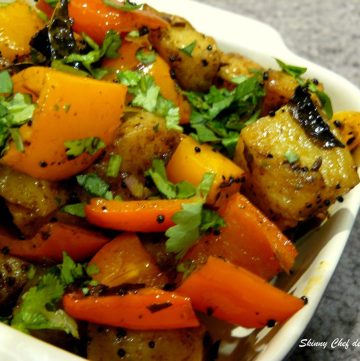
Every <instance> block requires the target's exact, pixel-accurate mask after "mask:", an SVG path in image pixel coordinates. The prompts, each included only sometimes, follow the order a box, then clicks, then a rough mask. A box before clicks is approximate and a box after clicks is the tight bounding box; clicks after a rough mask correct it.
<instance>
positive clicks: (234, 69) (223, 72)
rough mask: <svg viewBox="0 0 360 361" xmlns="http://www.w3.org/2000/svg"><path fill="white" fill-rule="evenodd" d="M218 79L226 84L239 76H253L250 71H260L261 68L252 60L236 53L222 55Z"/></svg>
mask: <svg viewBox="0 0 360 361" xmlns="http://www.w3.org/2000/svg"><path fill="white" fill-rule="evenodd" d="M220 62H221V65H220V69H219V72H218V77H219V78H220V79H222V80H225V81H226V82H231V81H232V79H233V78H235V77H238V76H240V75H247V76H250V75H253V73H252V72H251V70H254V69H256V70H262V67H261V66H260V65H259V64H257V63H255V62H254V61H253V60H250V59H248V58H246V57H245V56H242V55H240V54H236V53H222V54H221V58H220Z"/></svg>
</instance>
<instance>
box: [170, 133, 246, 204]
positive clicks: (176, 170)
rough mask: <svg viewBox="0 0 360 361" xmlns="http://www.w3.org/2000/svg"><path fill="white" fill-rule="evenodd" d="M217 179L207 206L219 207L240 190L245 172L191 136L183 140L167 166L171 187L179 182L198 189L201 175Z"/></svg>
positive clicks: (207, 200) (209, 195) (184, 137)
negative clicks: (209, 175) (188, 183)
mask: <svg viewBox="0 0 360 361" xmlns="http://www.w3.org/2000/svg"><path fill="white" fill-rule="evenodd" d="M206 172H210V173H215V174H216V177H215V179H214V182H213V184H212V187H211V189H210V192H209V194H208V196H207V198H206V203H207V204H210V205H215V206H218V205H219V204H220V203H221V202H222V201H223V200H224V199H226V198H227V197H229V195H231V194H233V193H236V192H238V191H239V190H240V186H241V182H242V181H243V178H244V175H245V172H244V171H243V170H242V169H241V168H240V167H239V166H237V165H236V164H235V163H234V162H233V161H231V160H230V159H228V158H226V157H225V156H224V155H222V154H221V153H219V152H216V151H214V149H213V148H212V147H211V146H210V145H208V144H199V143H198V142H196V141H195V140H194V139H193V138H191V137H190V136H183V138H182V140H181V142H180V144H179V145H178V147H177V148H176V150H175V152H174V154H173V155H172V157H171V158H170V161H169V163H168V164H167V166H166V174H167V176H168V178H169V180H170V181H171V182H173V183H178V182H181V181H187V182H190V183H191V184H193V185H195V186H196V185H198V184H199V183H200V181H201V179H202V177H203V175H204V173H206Z"/></svg>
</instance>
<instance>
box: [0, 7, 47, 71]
mask: <svg viewBox="0 0 360 361" xmlns="http://www.w3.org/2000/svg"><path fill="white" fill-rule="evenodd" d="M42 27H43V22H42V20H41V19H40V18H39V16H38V15H37V14H36V11H35V10H34V9H32V8H31V7H30V6H29V5H28V4H27V2H26V1H21V0H20V1H14V2H11V3H9V4H7V5H5V4H2V6H1V7H0V69H1V68H2V67H3V66H7V65H9V64H10V63H11V62H13V61H15V60H16V59H17V62H18V61H21V59H22V58H23V57H24V56H26V55H28V54H30V46H29V41H30V39H31V37H32V36H33V35H34V34H35V33H36V32H37V31H38V30H40V29H41V28H42Z"/></svg>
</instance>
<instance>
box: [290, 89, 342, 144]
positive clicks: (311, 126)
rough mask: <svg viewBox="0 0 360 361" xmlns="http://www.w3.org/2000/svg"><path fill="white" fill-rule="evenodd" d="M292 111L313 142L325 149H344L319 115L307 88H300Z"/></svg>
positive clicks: (292, 105) (292, 103) (291, 103)
mask: <svg viewBox="0 0 360 361" xmlns="http://www.w3.org/2000/svg"><path fill="white" fill-rule="evenodd" d="M289 104H290V111H291V115H292V117H293V118H294V119H296V120H297V121H298V122H299V123H300V125H301V126H302V127H303V128H304V129H305V131H306V132H307V134H308V135H309V136H310V137H312V139H313V140H315V141H317V142H319V143H320V144H321V146H322V147H324V148H334V147H341V148H343V147H344V144H342V143H341V142H340V141H339V140H338V139H337V138H336V137H335V136H334V134H333V133H332V132H331V131H330V127H329V125H328V124H327V123H326V122H325V121H324V119H323V118H322V117H321V115H320V114H319V112H318V110H317V108H316V106H315V105H314V103H313V102H312V100H311V98H310V94H309V92H308V91H307V89H306V88H305V87H301V86H298V87H297V88H296V89H295V93H294V96H293V97H292V99H291V100H290V103H289Z"/></svg>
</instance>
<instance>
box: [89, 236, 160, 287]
mask: <svg viewBox="0 0 360 361" xmlns="http://www.w3.org/2000/svg"><path fill="white" fill-rule="evenodd" d="M89 264H90V265H95V266H96V267H97V269H98V272H97V273H95V274H94V275H93V276H92V277H93V279H94V280H96V281H98V282H99V283H101V284H103V285H105V286H109V287H116V286H120V285H121V284H125V283H143V284H145V285H146V286H148V287H153V286H163V285H164V284H165V283H166V277H164V275H163V274H161V272H160V270H159V268H158V267H157V265H156V264H155V262H154V260H153V259H152V257H151V255H150V254H149V253H148V252H147V251H146V249H145V248H144V246H143V245H142V244H141V243H140V240H139V238H138V237H137V236H136V234H135V233H123V234H121V235H120V236H118V237H116V238H115V239H113V240H112V241H111V242H109V243H107V244H106V245H104V246H103V247H102V248H101V249H100V250H99V251H98V252H97V253H96V255H95V256H94V257H93V258H92V259H91V261H90V263H89Z"/></svg>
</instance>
